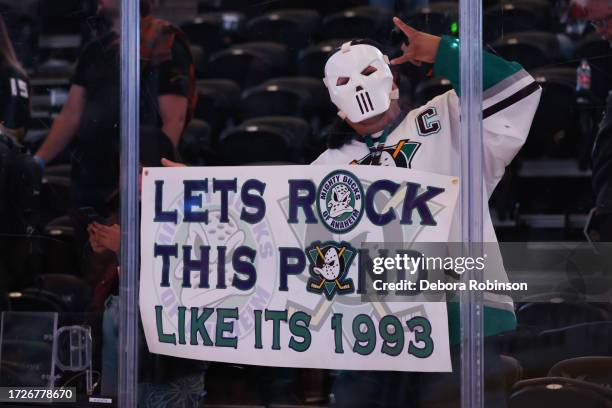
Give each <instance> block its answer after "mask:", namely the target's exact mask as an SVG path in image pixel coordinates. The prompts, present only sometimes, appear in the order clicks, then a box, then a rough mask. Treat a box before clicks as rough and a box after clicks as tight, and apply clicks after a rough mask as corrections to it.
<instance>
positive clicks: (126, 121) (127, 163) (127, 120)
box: [118, 0, 140, 408]
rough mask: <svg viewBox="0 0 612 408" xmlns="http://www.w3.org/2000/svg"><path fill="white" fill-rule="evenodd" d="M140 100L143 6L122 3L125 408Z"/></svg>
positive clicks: (134, 280)
mask: <svg viewBox="0 0 612 408" xmlns="http://www.w3.org/2000/svg"><path fill="white" fill-rule="evenodd" d="M139 97H140V3H139V0H123V1H122V4H121V190H120V191H121V263H120V265H121V273H120V275H119V276H120V287H119V296H120V299H121V300H120V302H121V303H120V305H121V308H120V322H119V347H120V349H119V383H118V384H119V395H118V400H119V407H120V408H133V407H136V406H137V400H138V398H137V397H138V264H139V259H138V254H139V231H138V228H139V214H138V213H139V205H138V158H139V152H138V147H139V145H138V138H139V127H140V121H139Z"/></svg>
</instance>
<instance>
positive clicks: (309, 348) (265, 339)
mask: <svg viewBox="0 0 612 408" xmlns="http://www.w3.org/2000/svg"><path fill="white" fill-rule="evenodd" d="M458 189H459V182H458V179H457V178H453V177H449V176H443V175H438V174H432V173H425V172H419V171H414V170H407V169H396V168H391V167H378V166H257V167H205V168H204V167H202V168H197V167H189V168H187V167H186V168H147V169H145V170H144V171H143V180H142V216H141V223H142V235H141V244H142V248H141V272H140V313H141V317H142V323H143V327H144V332H145V335H146V340H147V344H148V347H149V350H150V351H151V352H152V353H158V354H166V355H171V356H176V357H183V358H191V359H197V360H206V361H220V362H228V363H240V364H256V365H265V366H282V367H306V368H327V369H348V370H395V371H451V363H450V354H449V340H448V322H447V312H446V303H445V302H443V301H442V302H424V301H421V300H419V299H417V298H414V297H413V298H410V299H414V300H415V301H411V302H397V301H396V302H391V301H390V302H364V301H363V300H362V297H361V295H362V294H363V293H364V292H365V289H366V288H365V287H364V285H365V284H366V279H365V273H371V271H363V270H362V269H363V268H359V263H358V258H359V249H360V246H361V244H362V243H363V242H446V241H447V240H448V237H449V231H450V226H451V222H452V219H453V214H454V208H455V204H456V202H457V196H458Z"/></svg>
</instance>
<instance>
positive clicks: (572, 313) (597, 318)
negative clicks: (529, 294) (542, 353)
mask: <svg viewBox="0 0 612 408" xmlns="http://www.w3.org/2000/svg"><path fill="white" fill-rule="evenodd" d="M516 317H517V321H518V323H519V324H521V325H528V326H532V327H534V328H537V329H539V330H549V329H558V328H561V327H567V326H571V325H574V324H579V323H590V322H605V321H608V320H610V314H609V313H608V312H607V311H606V310H604V309H601V308H600V307H598V306H596V305H592V304H589V303H569V302H562V303H552V302H533V303H526V304H524V305H522V306H520V307H519V308H518V310H517V312H516Z"/></svg>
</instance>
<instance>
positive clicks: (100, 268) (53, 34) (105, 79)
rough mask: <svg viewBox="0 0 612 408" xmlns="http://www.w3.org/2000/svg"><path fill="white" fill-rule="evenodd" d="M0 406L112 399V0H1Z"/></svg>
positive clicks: (115, 54)
mask: <svg viewBox="0 0 612 408" xmlns="http://www.w3.org/2000/svg"><path fill="white" fill-rule="evenodd" d="M0 14H1V18H0V99H1V102H0V276H1V281H2V285H1V288H0V291H1V296H2V302H1V309H0V311H1V313H0V387H2V388H1V390H2V391H0V401H1V402H0V404H1V405H3V406H37V405H47V406H48V405H49V404H52V405H58V406H82V407H85V406H91V405H95V404H109V405H110V404H112V402H113V401H115V400H116V396H117V390H116V386H113V384H114V383H116V378H117V374H118V367H117V364H116V362H115V363H114V362H113V361H112V360H111V359H108V358H107V356H108V354H109V350H112V348H113V344H116V341H115V342H114V343H113V338H115V337H116V331H117V329H116V325H117V321H118V320H117V318H118V314H117V307H118V305H117V303H116V302H114V301H112V300H109V299H108V295H109V294H111V293H116V291H117V289H116V288H117V285H118V272H117V267H118V259H119V234H118V229H117V228H115V224H117V223H118V218H119V217H118V212H117V205H118V187H119V174H120V165H119V151H120V149H119V147H120V145H119V131H118V130H119V126H120V122H121V121H120V116H119V112H120V111H119V106H120V98H119V93H120V77H119V73H120V58H119V39H118V36H117V28H118V26H117V25H116V22H117V19H118V18H119V15H120V10H119V8H118V3H117V4H116V2H113V1H102V2H100V3H99V4H97V2H96V1H55V0H53V1H46V0H40V1H21V2H14V1H8V2H7V1H2V2H0Z"/></svg>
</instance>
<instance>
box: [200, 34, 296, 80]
mask: <svg viewBox="0 0 612 408" xmlns="http://www.w3.org/2000/svg"><path fill="white" fill-rule="evenodd" d="M287 71H288V53H287V48H286V47H285V46H284V45H282V44H277V43H263V42H262V43H246V44H241V45H235V46H232V47H230V48H228V49H226V50H222V51H218V52H216V53H214V54H213V55H211V57H210V60H209V72H208V75H207V76H208V77H209V78H225V79H231V80H233V81H236V82H238V83H239V84H240V85H241V86H242V87H248V86H253V85H257V84H259V83H261V82H263V81H265V80H267V79H270V78H273V77H275V76H281V75H284V74H286V73H287Z"/></svg>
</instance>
